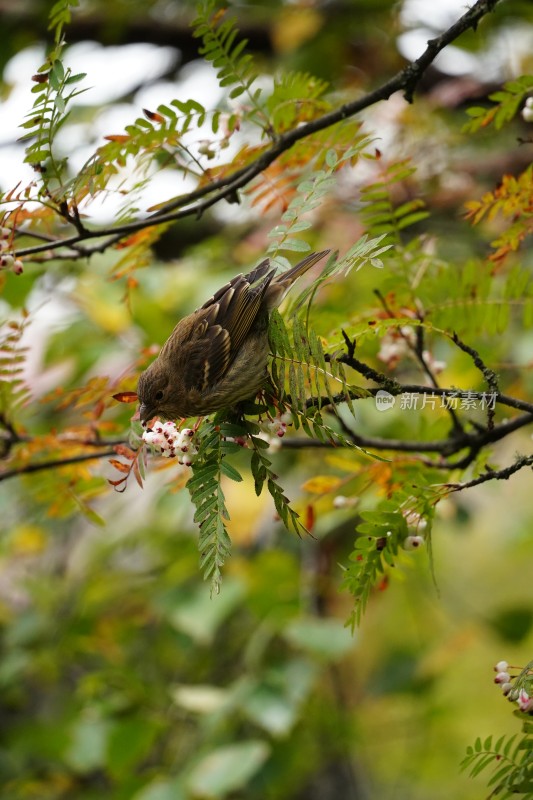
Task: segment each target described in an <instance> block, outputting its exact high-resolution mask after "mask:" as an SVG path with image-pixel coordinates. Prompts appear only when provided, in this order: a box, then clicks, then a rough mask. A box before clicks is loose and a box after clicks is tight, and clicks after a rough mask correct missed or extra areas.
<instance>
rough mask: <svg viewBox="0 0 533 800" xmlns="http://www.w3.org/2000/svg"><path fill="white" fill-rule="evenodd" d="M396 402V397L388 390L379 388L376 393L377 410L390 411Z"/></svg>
mask: <svg viewBox="0 0 533 800" xmlns="http://www.w3.org/2000/svg"><path fill="white" fill-rule="evenodd" d="M395 403H396V398H395V397H394V395H393V394H391V393H390V392H386V391H384V390H383V389H380V390H379V392H377V393H376V408H377V410H378V411H390V409H391V408H393V407H394V404H395Z"/></svg>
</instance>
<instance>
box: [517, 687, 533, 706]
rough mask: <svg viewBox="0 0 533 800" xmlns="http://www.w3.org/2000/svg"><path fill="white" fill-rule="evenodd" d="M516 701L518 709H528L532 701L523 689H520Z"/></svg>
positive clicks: (532, 704) (532, 703)
mask: <svg viewBox="0 0 533 800" xmlns="http://www.w3.org/2000/svg"><path fill="white" fill-rule="evenodd" d="M517 703H518V707H519V709H520V711H530V710H531V708H532V707H533V702H532V700H531V698H530V696H529V695H528V693H527V692H526V690H525V689H520V694H519V695H518V700H517Z"/></svg>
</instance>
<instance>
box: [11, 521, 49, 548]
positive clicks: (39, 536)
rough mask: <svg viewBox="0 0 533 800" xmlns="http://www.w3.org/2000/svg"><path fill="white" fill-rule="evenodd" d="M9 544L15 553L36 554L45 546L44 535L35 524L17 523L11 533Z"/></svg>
mask: <svg viewBox="0 0 533 800" xmlns="http://www.w3.org/2000/svg"><path fill="white" fill-rule="evenodd" d="M10 544H11V547H12V552H13V553H14V554H15V555H18V556H32V555H37V554H38V553H42V551H43V550H44V548H45V547H46V536H45V533H44V531H43V529H42V528H39V527H38V526H37V525H30V524H24V525H18V526H17V527H16V528H15V529H14V530H13V532H12V534H11V542H10Z"/></svg>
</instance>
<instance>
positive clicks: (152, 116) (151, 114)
mask: <svg viewBox="0 0 533 800" xmlns="http://www.w3.org/2000/svg"><path fill="white" fill-rule="evenodd" d="M143 114H144V116H145V117H147V118H148V119H149V120H151V121H152V122H164V121H165V118H164V117H163V116H162V115H161V114H158V112H157V111H150V110H149V109H148V108H143Z"/></svg>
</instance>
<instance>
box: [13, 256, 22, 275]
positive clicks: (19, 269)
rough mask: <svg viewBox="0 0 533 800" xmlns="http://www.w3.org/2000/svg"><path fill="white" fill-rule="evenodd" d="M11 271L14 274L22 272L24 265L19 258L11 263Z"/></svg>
mask: <svg viewBox="0 0 533 800" xmlns="http://www.w3.org/2000/svg"><path fill="white" fill-rule="evenodd" d="M11 272H14V273H15V275H21V274H22V273H23V272H24V265H23V263H22V261H21V260H20V258H17V259H15V261H14V262H13V265H12V267H11Z"/></svg>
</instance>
